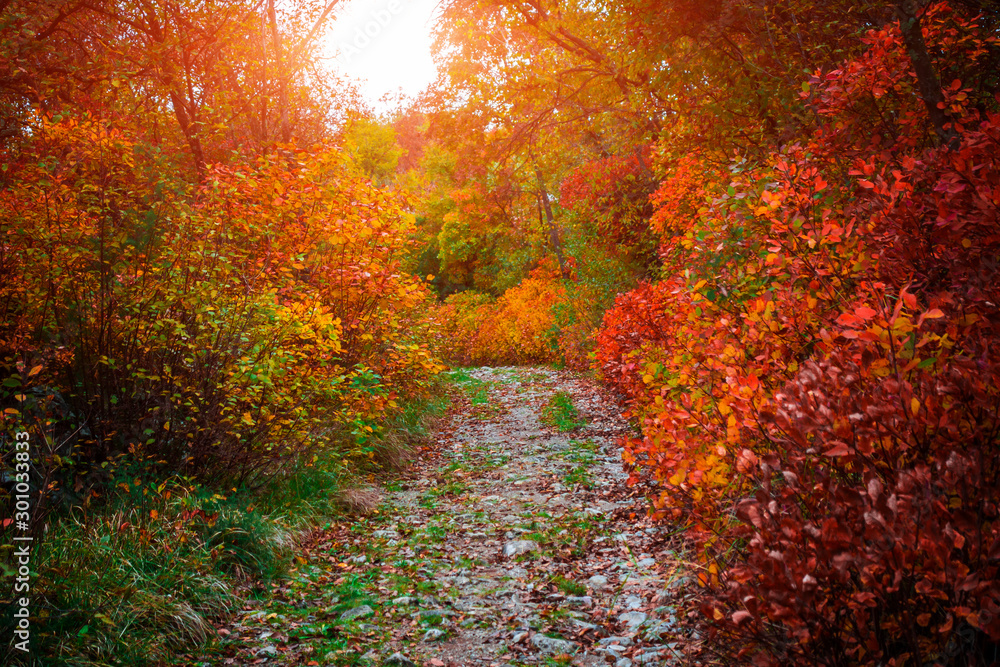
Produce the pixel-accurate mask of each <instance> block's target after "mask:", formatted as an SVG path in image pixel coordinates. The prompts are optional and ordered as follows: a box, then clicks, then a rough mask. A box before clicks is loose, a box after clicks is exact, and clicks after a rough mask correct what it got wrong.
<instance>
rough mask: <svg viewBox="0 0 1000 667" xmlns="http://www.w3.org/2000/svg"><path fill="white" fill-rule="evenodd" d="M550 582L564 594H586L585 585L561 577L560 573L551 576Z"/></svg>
mask: <svg viewBox="0 0 1000 667" xmlns="http://www.w3.org/2000/svg"><path fill="white" fill-rule="evenodd" d="M551 581H552V583H553V584H555V585H556V588H558V589H559V590H561V591H562V592H563V593H565V594H566V595H586V594H587V587H586V586H584V585H583V584H578V583H577V582H575V581H570V580H569V579H567V578H565V577H563V576H562V575H559V574H557V575H555V576H554V577H552V580H551Z"/></svg>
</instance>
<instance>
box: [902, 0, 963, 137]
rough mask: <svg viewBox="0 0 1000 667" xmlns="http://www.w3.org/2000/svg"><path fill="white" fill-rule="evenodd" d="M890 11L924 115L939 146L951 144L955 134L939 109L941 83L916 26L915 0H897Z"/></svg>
mask: <svg viewBox="0 0 1000 667" xmlns="http://www.w3.org/2000/svg"><path fill="white" fill-rule="evenodd" d="M893 10H894V11H895V13H896V18H897V19H898V20H899V30H900V32H901V33H902V35H903V43H904V44H905V45H906V52H907V54H908V55H909V56H910V63H911V64H912V65H913V71H914V72H915V73H916V75H917V86H918V88H919V90H920V97H921V99H923V101H924V106H925V107H927V115H928V116H929V117H930V119H931V123H932V124H933V125H934V131H935V132H936V133H937V135H938V139H940V141H941V143H944V144H948V143H951V141H953V140H954V139H955V136H956V135H955V131H954V130H952V129H951V128H947V129H946V128H945V125H946V124H948V122H949V120H948V115H947V114H945V112H944V108H943V107H944V94H943V93H942V92H941V81H940V80H939V79H938V75H937V72H935V71H934V63H933V62H931V56H930V54H929V53H928V52H927V43H926V42H925V41H924V33H923V31H922V30H921V27H920V15H919V11H920V8H918V7H917V0H897V1H896V3H895V5H894V6H893Z"/></svg>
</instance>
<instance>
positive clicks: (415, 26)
mask: <svg viewBox="0 0 1000 667" xmlns="http://www.w3.org/2000/svg"><path fill="white" fill-rule="evenodd" d="M438 2H439V0H348V1H346V2H345V3H344V5H343V6H342V9H341V10H340V11H338V12H337V16H336V19H335V20H334V23H333V25H332V26H331V28H330V30H329V32H328V33H327V38H326V41H327V45H326V49H325V52H326V55H327V56H328V57H331V58H332V60H330V61H328V62H329V63H330V65H331V67H333V69H335V70H336V71H338V72H340V73H341V74H345V75H347V76H350V77H353V78H355V79H357V80H358V81H359V87H360V90H361V93H362V94H363V95H364V97H365V99H366V100H367V101H368V103H369V104H371V105H372V106H373V107H375V109H376V110H378V111H385V110H386V108H385V105H382V104H379V103H378V100H379V98H381V97H382V96H383V95H385V94H386V93H393V94H395V93H397V92H399V91H400V90H402V92H403V93H404V94H405V95H407V96H410V97H413V96H415V95H417V94H418V93H420V91H422V90H423V89H424V88H426V87H427V85H428V84H429V83H431V82H432V81H433V80H434V78H435V76H436V75H437V70H436V68H435V66H434V61H433V59H432V58H431V34H430V33H431V30H432V29H433V27H434V19H435V17H436V14H437V12H436V8H437V4H438Z"/></svg>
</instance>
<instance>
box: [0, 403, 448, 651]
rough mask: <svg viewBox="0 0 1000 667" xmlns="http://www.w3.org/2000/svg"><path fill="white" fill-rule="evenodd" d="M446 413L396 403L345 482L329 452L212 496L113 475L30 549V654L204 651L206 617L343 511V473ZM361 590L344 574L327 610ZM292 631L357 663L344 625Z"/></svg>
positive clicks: (288, 565)
mask: <svg viewBox="0 0 1000 667" xmlns="http://www.w3.org/2000/svg"><path fill="white" fill-rule="evenodd" d="M446 407H447V399H446V397H444V395H443V392H442V393H439V394H432V395H431V396H429V397H427V398H425V399H423V400H422V401H420V402H417V403H414V404H411V405H407V406H405V408H404V409H403V410H401V411H400V412H399V413H398V414H397V415H396V416H395V417H394V418H393V419H391V420H390V421H389V423H388V425H387V426H386V427H385V429H384V431H383V439H382V440H381V441H378V442H376V443H374V446H375V448H376V450H377V451H379V455H378V456H376V457H373V459H372V460H371V461H370V463H369V464H368V465H369V467H367V468H363V469H362V468H358V467H356V466H355V469H354V470H353V471H352V472H353V476H352V474H349V473H348V471H347V470H346V468H347V464H345V463H344V461H343V459H342V458H340V455H339V454H338V453H337V452H338V451H342V450H338V448H337V447H336V446H330V447H329V454H325V455H324V454H323V453H322V450H321V452H320V453H319V454H318V455H317V456H316V457H315V458H311V459H310V460H307V461H302V462H300V463H298V464H293V465H289V466H287V467H286V469H283V470H282V472H281V473H280V474H278V475H276V476H274V477H273V478H271V479H270V480H269V481H268V482H267V483H266V484H265V485H263V486H262V487H259V488H256V489H252V490H250V489H235V490H234V489H226V490H221V489H208V488H204V487H201V486H198V485H197V484H195V483H194V482H193V481H192V480H190V479H185V478H173V479H170V480H167V481H165V482H149V481H145V480H144V477H146V476H147V475H144V474H143V472H142V471H141V470H139V471H132V472H130V474H129V475H128V476H126V475H124V474H119V475H118V477H117V478H115V479H113V480H111V481H109V482H108V483H107V484H106V486H105V488H104V490H103V493H102V495H101V496H100V497H95V498H91V499H89V500H88V501H87V502H85V503H84V504H83V505H80V506H76V507H73V508H72V509H70V510H68V511H67V512H66V513H64V514H63V515H62V516H53V517H52V518H51V519H50V524H49V526H50V527H49V530H48V532H47V534H46V535H45V536H44V539H43V540H42V541H41V542H40V543H39V544H36V545H35V548H34V550H33V556H34V558H33V562H32V568H33V570H34V571H35V576H34V577H33V580H32V583H33V587H32V591H31V593H32V607H33V618H32V640H31V641H32V653H33V655H36V656H47V657H48V658H49V659H50V662H51V664H71V665H80V666H84V667H86V666H89V665H108V664H115V665H148V664H156V663H165V664H166V663H170V662H175V661H179V662H180V663H186V662H188V658H185V657H183V656H184V655H186V654H207V655H212V653H213V651H217V650H218V649H219V648H220V645H221V644H222V643H224V641H228V640H224V641H220V640H218V639H217V637H216V633H215V627H214V626H213V624H212V621H214V620H217V619H220V618H225V617H227V616H228V615H229V614H230V613H232V612H234V611H235V610H238V609H241V608H245V606H246V605H247V604H249V603H250V598H252V597H260V598H262V599H269V598H270V594H269V590H270V586H269V583H270V582H277V581H284V580H287V577H288V576H289V574H290V573H291V572H292V568H293V565H294V564H295V563H294V556H295V553H296V549H295V542H296V539H297V538H298V536H300V535H303V534H304V533H306V532H307V531H309V530H311V529H313V528H315V527H317V526H322V525H323V524H324V523H327V522H329V520H330V519H331V518H332V517H335V516H337V515H338V514H340V513H342V512H343V510H344V494H343V489H345V488H347V487H349V486H351V485H352V479H354V477H355V476H356V475H357V474H359V473H369V472H372V471H375V470H377V469H378V468H377V466H378V464H379V463H380V462H384V464H385V465H387V466H391V465H394V463H395V461H396V460H397V459H398V458H400V457H401V456H404V455H405V450H406V449H407V448H408V447H410V446H411V443H413V442H417V441H420V439H421V438H424V437H426V435H427V429H428V423H429V420H430V419H432V418H434V417H436V416H438V415H440V414H443V412H444V411H445V409H446ZM379 448H381V449H379ZM352 465H353V464H352ZM452 491H456V492H457V491H458V489H457V488H456V489H452ZM9 561H10V549H9V548H7V549H4V548H0V565H5V564H6V563H9ZM0 575H2V576H0V586H3V588H4V589H5V590H9V588H8V586H9V585H10V584H12V583H13V582H12V577H13V571H12V570H10V569H9V567H4V569H3V570H2V572H0ZM292 585H295V584H294V583H293V584H292ZM371 586H372V582H370V581H363V580H361V579H358V578H356V577H346V578H345V580H344V581H343V582H341V583H340V584H339V585H338V586H337V587H336V591H335V592H334V594H333V595H332V597H331V608H332V611H334V612H338V613H339V612H341V611H345V610H346V609H348V608H352V607H356V606H358V605H359V604H366V603H368V604H372V602H371V600H373V598H371V597H370V596H369V595H368V594H367V593H366V592H365V591H366V590H368V589H370V588H371ZM334 600H335V602H334ZM268 604H269V605H270V606H272V607H274V606H276V605H279V604H280V603H278V602H274V601H272V602H269V603H268ZM373 606H374V605H373ZM283 613H285V612H283ZM287 613H288V614H289V615H294V614H296V613H299V612H297V611H296V610H292V609H288V610H287ZM348 625H349V626H352V625H353V624H348ZM12 630H13V628H12V627H11V617H10V615H9V614H5V615H3V617H0V633H3V634H4V636H8V637H9V636H13V635H12ZM297 632H299V633H300V634H303V635H310V636H312V637H316V638H325V639H323V642H325V647H326V648H325V649H323V650H329V651H331V652H333V653H334V654H337V655H338V658H337V660H336V662H337V663H338V664H353V663H352V662H351V660H348V659H347V657H346V656H348V654H349V653H350V651H348V650H347V648H346V644H344V641H343V638H342V637H340V636H336V637H334V635H335V634H336V632H341V631H339V630H338V631H336V632H334V631H333V630H331V629H330V628H329V627H328V626H326V625H324V624H321V623H320V624H317V623H309V624H305V625H303V627H302V628H300V629H299V630H297ZM318 655H320V656H322V655H323V654H322V653H319V654H318ZM341 658H343V660H341ZM19 660H22V658H21V656H18V655H17V654H16V653H15V652H14V651H13V649H12V648H11V647H10V646H5V647H3V648H2V649H0V663H3V664H19V662H18V661H19ZM344 660H347V662H344ZM352 660H353V659H352ZM25 664H27V663H25Z"/></svg>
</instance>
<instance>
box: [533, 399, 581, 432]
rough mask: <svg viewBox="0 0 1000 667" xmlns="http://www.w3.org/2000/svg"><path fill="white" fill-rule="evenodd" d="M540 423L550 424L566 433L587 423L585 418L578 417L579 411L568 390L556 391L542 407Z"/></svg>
mask: <svg viewBox="0 0 1000 667" xmlns="http://www.w3.org/2000/svg"><path fill="white" fill-rule="evenodd" d="M541 419H542V423H543V424H545V425H547V426H551V427H553V428H555V429H556V430H558V431H559V432H560V433H568V432H569V431H575V430H576V429H578V428H583V427H584V426H586V425H587V420H586V419H583V418H582V417H580V413H579V411H577V409H576V406H574V405H573V397H572V396H570V394H569V392H565V391H557V392H556V393H555V394H553V395H552V398H550V399H549V402H548V404H546V406H545V407H544V408H542V415H541Z"/></svg>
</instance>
